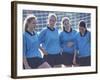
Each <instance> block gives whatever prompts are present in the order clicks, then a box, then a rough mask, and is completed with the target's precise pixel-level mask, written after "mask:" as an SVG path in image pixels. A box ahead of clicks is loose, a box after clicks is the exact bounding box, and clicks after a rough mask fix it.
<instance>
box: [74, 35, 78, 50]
mask: <svg viewBox="0 0 100 80" xmlns="http://www.w3.org/2000/svg"><path fill="white" fill-rule="evenodd" d="M77 38H78V34H77V35H76V36H75V38H74V42H75V49H76V50H78V49H79V48H78V41H77Z"/></svg>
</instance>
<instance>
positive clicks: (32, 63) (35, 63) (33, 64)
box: [24, 57, 45, 69]
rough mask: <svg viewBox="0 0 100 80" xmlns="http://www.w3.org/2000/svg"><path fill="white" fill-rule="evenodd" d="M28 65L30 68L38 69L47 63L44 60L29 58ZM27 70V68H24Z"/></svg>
mask: <svg viewBox="0 0 100 80" xmlns="http://www.w3.org/2000/svg"><path fill="white" fill-rule="evenodd" d="M27 61H28V64H29V66H30V67H31V68H32V69H33V68H38V66H40V65H41V64H43V63H44V62H45V60H44V59H42V58H38V57H36V58H27ZM24 68H25V67H24Z"/></svg>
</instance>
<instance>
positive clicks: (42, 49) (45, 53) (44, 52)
mask: <svg viewBox="0 0 100 80" xmlns="http://www.w3.org/2000/svg"><path fill="white" fill-rule="evenodd" d="M40 50H41V51H42V52H43V54H44V55H48V53H47V52H46V51H45V50H44V48H42V47H41V46H40Z"/></svg>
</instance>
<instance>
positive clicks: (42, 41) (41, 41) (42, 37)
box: [39, 29, 46, 43]
mask: <svg viewBox="0 0 100 80" xmlns="http://www.w3.org/2000/svg"><path fill="white" fill-rule="evenodd" d="M45 35H46V29H43V30H42V31H41V32H40V33H39V42H40V43H44V41H45Z"/></svg>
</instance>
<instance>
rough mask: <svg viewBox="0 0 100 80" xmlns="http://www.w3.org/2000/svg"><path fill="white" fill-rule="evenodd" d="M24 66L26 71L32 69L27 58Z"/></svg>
mask: <svg viewBox="0 0 100 80" xmlns="http://www.w3.org/2000/svg"><path fill="white" fill-rule="evenodd" d="M23 64H24V67H25V69H31V67H30V66H29V64H28V62H27V59H26V57H25V56H24V58H23Z"/></svg>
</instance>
